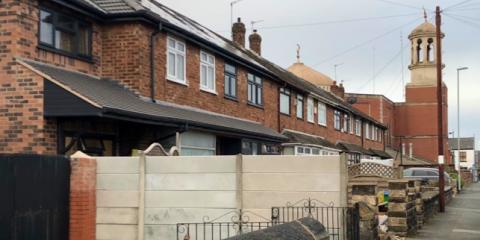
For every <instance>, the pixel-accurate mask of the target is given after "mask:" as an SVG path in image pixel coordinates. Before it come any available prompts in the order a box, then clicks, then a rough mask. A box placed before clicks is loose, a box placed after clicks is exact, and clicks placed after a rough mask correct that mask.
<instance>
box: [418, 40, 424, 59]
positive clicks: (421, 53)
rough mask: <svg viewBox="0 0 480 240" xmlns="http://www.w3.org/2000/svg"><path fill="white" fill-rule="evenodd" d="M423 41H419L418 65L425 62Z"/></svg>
mask: <svg viewBox="0 0 480 240" xmlns="http://www.w3.org/2000/svg"><path fill="white" fill-rule="evenodd" d="M423 59H424V56H423V51H422V39H418V40H417V63H421V62H423Z"/></svg>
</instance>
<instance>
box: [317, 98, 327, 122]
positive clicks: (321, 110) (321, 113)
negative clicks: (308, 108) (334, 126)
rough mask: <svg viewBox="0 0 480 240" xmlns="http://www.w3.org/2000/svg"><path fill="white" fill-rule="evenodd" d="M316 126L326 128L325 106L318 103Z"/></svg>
mask: <svg viewBox="0 0 480 240" xmlns="http://www.w3.org/2000/svg"><path fill="white" fill-rule="evenodd" d="M318 124H320V125H322V126H327V106H326V105H325V104H324V103H321V102H318Z"/></svg>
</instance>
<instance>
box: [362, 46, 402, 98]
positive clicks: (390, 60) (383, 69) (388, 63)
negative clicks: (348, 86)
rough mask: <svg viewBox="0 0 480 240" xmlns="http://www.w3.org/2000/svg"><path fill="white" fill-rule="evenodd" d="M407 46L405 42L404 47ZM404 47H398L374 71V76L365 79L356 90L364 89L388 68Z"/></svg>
mask: <svg viewBox="0 0 480 240" xmlns="http://www.w3.org/2000/svg"><path fill="white" fill-rule="evenodd" d="M406 46H408V44H405V46H404V47H406ZM403 50H404V48H402V49H400V50H399V51H398V52H397V53H396V54H395V55H394V56H393V57H392V58H391V59H389V60H388V61H387V63H386V64H384V65H383V66H382V67H381V68H380V69H379V70H378V71H377V72H375V74H374V76H373V77H371V78H370V79H369V80H367V81H366V82H365V83H364V84H363V85H362V86H360V87H358V88H357V89H356V91H360V90H362V89H364V88H365V87H366V86H367V85H368V84H369V83H370V82H371V81H373V79H375V78H377V77H378V76H379V75H380V74H382V73H383V71H385V69H386V68H388V67H389V66H390V65H391V64H392V63H393V62H394V61H395V60H396V59H397V58H398V57H399V56H400V55H401V54H402V51H403Z"/></svg>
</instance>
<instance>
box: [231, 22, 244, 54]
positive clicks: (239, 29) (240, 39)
mask: <svg viewBox="0 0 480 240" xmlns="http://www.w3.org/2000/svg"><path fill="white" fill-rule="evenodd" d="M246 32H247V29H246V28H245V24H243V23H242V19H241V18H238V19H237V22H236V23H234V24H233V25H232V41H233V42H234V43H236V44H238V45H240V46H242V47H245V34H246Z"/></svg>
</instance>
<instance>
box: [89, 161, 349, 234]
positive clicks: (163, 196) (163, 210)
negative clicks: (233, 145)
mask: <svg viewBox="0 0 480 240" xmlns="http://www.w3.org/2000/svg"><path fill="white" fill-rule="evenodd" d="M141 159H142V158H141V157H104V158H98V159H97V161H98V169H97V239H115V240H123V239H125V240H127V239H141V238H142V236H144V239H152V240H153V239H175V237H176V224H177V223H182V222H183V223H190V222H203V221H205V220H207V218H206V217H208V220H213V219H215V218H217V217H219V216H222V215H224V214H226V215H225V216H224V217H222V218H219V219H217V221H227V222H228V221H231V217H232V215H229V214H228V213H229V212H231V211H234V210H236V209H240V208H241V209H244V210H245V211H249V212H251V213H253V214H249V213H248V212H247V214H249V218H250V221H265V219H270V214H271V207H272V206H285V205H286V203H287V202H295V201H298V200H301V199H304V198H315V199H318V200H320V201H322V202H325V203H329V202H333V203H334V204H335V205H337V206H341V205H343V206H344V205H346V174H345V172H346V169H345V168H343V166H344V163H345V161H341V160H340V159H341V157H339V156H304V157H303V156H302V157H300V156H208V157H145V158H143V159H144V164H142V160H141ZM143 166H145V167H143ZM142 169H144V171H142ZM139 209H140V211H139ZM142 215H143V217H142ZM139 218H140V220H139ZM142 220H143V221H142ZM142 225H143V226H144V228H143V233H142V229H140V232H139V231H138V230H139V226H142Z"/></svg>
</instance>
